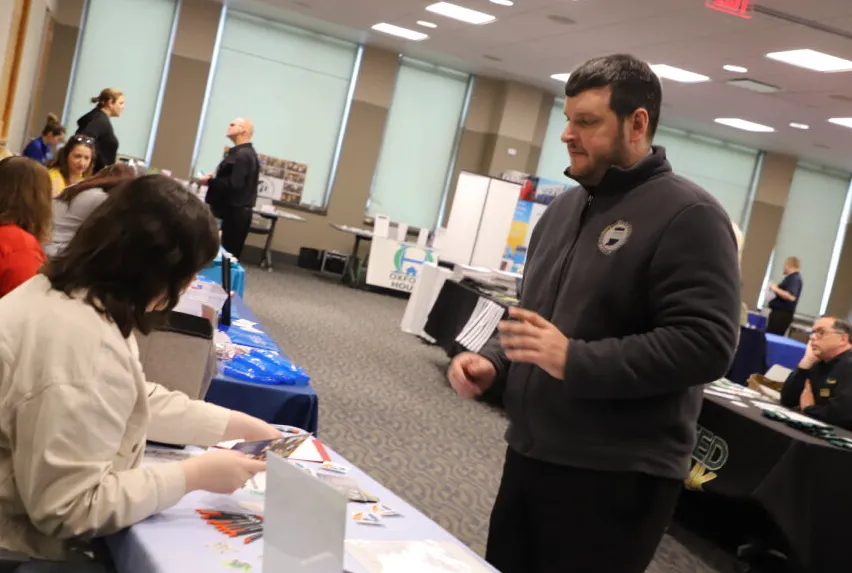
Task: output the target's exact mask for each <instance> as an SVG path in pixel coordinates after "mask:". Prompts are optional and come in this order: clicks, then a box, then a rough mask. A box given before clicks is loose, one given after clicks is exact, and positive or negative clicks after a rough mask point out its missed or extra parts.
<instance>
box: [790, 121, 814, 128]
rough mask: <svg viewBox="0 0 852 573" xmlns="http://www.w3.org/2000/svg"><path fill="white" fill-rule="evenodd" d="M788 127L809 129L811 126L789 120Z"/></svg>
mask: <svg viewBox="0 0 852 573" xmlns="http://www.w3.org/2000/svg"><path fill="white" fill-rule="evenodd" d="M790 127H792V128H793V129H810V128H811V126H810V125H808V124H807V123H796V122H795V121H791V122H790Z"/></svg>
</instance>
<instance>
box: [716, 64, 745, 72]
mask: <svg viewBox="0 0 852 573" xmlns="http://www.w3.org/2000/svg"><path fill="white" fill-rule="evenodd" d="M722 69H723V70H727V71H729V72H734V73H735V74H744V73H746V72H748V68H744V67H742V66H732V65H731V64H727V65H725V66H722Z"/></svg>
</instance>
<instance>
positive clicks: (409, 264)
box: [367, 237, 438, 293]
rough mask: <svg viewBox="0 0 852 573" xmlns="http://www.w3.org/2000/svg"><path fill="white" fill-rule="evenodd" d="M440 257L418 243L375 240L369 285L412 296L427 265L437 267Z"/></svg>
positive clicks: (371, 254)
mask: <svg viewBox="0 0 852 573" xmlns="http://www.w3.org/2000/svg"><path fill="white" fill-rule="evenodd" d="M437 262H438V253H437V251H435V250H434V249H428V248H427V249H424V248H423V247H418V246H417V245H416V244H414V243H407V242H401V241H396V240H394V239H389V238H383V237H373V241H372V244H371V245H370V259H369V263H368V264H367V284H369V285H372V286H377V287H382V288H388V289H392V290H398V291H400V292H409V293H410V292H411V291H412V290H413V289H414V284H415V283H416V282H417V275H418V274H419V273H420V269H421V268H422V267H423V264H424V263H437Z"/></svg>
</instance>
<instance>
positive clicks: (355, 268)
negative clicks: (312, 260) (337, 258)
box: [329, 223, 373, 286]
mask: <svg viewBox="0 0 852 573" xmlns="http://www.w3.org/2000/svg"><path fill="white" fill-rule="evenodd" d="M329 225H331V227H332V228H333V229H337V230H338V231H340V232H341V233H349V234H350V235H354V236H355V243H354V244H353V245H352V254H351V255H349V258H348V259H347V260H346V266H345V267H344V268H343V282H344V283H345V284H348V285H351V286H355V285H357V284H358V274H359V271H360V265H359V263H358V249H359V248H360V247H361V241H372V240H373V232H372V231H369V230H367V229H360V228H358V227H350V226H349V225H338V224H337V223H329Z"/></svg>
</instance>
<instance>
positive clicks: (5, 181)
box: [0, 157, 53, 297]
mask: <svg viewBox="0 0 852 573" xmlns="http://www.w3.org/2000/svg"><path fill="white" fill-rule="evenodd" d="M52 197H53V188H52V186H51V184H50V176H49V175H48V174H47V169H45V168H44V166H42V165H41V164H39V163H36V162H35V161H33V160H32V159H28V158H26V157H7V158H6V159H3V160H0V297H2V296H5V295H6V294H7V293H8V292H10V291H12V290H14V289H15V288H16V287H17V286H18V285H20V284H22V283H25V282H26V281H28V280H29V279H31V278H32V277H33V276H35V274H36V272H37V271H38V269H39V268H40V267H41V266H42V265H43V264H44V263H45V262H46V258H45V256H44V251H43V250H42V248H41V245H42V243H44V242H46V241H48V240H49V239H50V225H51V219H52V216H51V209H52Z"/></svg>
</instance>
